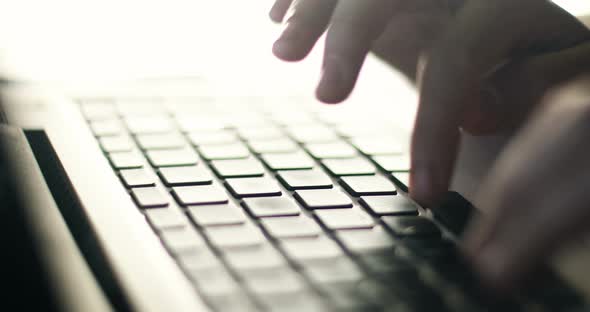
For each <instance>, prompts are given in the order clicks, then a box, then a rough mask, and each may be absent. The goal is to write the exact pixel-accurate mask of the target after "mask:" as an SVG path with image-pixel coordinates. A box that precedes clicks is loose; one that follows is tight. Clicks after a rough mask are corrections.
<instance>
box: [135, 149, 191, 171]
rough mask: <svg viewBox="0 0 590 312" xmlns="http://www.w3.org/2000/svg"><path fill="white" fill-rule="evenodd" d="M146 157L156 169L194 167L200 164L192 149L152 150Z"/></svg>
mask: <svg viewBox="0 0 590 312" xmlns="http://www.w3.org/2000/svg"><path fill="white" fill-rule="evenodd" d="M146 156H147V158H148V160H149V161H150V163H151V164H152V166H154V167H175V166H193V165H196V164H197V162H198V157H197V154H196V153H195V151H193V150H191V149H173V150H151V151H147V153H146Z"/></svg>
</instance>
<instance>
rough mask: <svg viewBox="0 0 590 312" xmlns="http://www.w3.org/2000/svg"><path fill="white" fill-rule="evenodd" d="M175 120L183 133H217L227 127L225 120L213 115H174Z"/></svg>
mask: <svg viewBox="0 0 590 312" xmlns="http://www.w3.org/2000/svg"><path fill="white" fill-rule="evenodd" d="M175 118H176V122H177V123H178V125H179V127H180V129H181V130H182V131H183V132H189V133H190V132H217V131H223V130H225V129H226V128H227V127H228V123H227V120H226V118H224V117H223V116H219V115H215V114H206V113H205V114H196V115H191V114H189V115H176V116H175Z"/></svg>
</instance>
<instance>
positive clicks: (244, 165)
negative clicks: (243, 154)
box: [211, 158, 264, 178]
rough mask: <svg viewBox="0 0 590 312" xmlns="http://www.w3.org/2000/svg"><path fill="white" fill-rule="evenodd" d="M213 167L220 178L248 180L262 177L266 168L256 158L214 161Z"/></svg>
mask: <svg viewBox="0 0 590 312" xmlns="http://www.w3.org/2000/svg"><path fill="white" fill-rule="evenodd" d="M211 166H212V167H213V170H214V171H215V174H217V176H218V177H220V178H246V177H261V176H263V175H264V167H262V165H261V164H260V162H258V160H256V159H254V158H249V159H232V160H214V161H212V162H211Z"/></svg>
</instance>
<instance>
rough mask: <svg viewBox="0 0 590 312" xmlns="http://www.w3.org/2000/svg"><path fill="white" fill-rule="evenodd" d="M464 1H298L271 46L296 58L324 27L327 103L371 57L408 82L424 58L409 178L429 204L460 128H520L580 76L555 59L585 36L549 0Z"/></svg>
mask: <svg viewBox="0 0 590 312" xmlns="http://www.w3.org/2000/svg"><path fill="white" fill-rule="evenodd" d="M292 2H293V0H276V2H275V5H274V6H273V9H272V10H271V12H270V16H271V18H272V19H273V20H275V21H281V20H282V19H283V18H284V16H285V14H286V12H287V9H288V8H289V6H290V5H291V4H292ZM462 2H463V1H462V0H363V1H357V0H321V1H318V0H299V1H296V2H295V3H294V4H293V13H292V15H291V17H290V18H289V19H288V23H287V27H286V29H285V30H284V32H283V34H282V35H281V37H280V38H279V39H278V40H277V41H276V42H275V44H274V46H273V51H274V53H275V54H276V55H277V56H278V57H280V58H282V59H285V60H291V61H295V60H300V59H302V58H304V57H305V56H306V55H307V53H308V52H309V51H310V50H311V48H312V47H313V45H314V44H315V42H316V41H317V39H318V38H319V37H320V36H321V34H322V33H323V32H324V31H325V30H326V29H327V28H328V32H327V35H326V44H325V51H324V61H323V65H322V77H321V80H320V82H319V84H318V87H317V90H316V95H317V97H318V99H320V100H321V101H324V102H327V103H337V102H340V101H342V100H344V99H345V98H346V97H347V96H348V95H349V93H350V92H351V90H352V88H353V87H354V84H355V82H356V80H357V77H358V73H359V71H360V68H361V67H362V64H363V61H364V59H365V56H366V55H367V53H369V52H370V51H373V52H375V53H376V54H377V55H379V56H380V57H381V58H383V59H385V60H387V61H388V62H389V63H390V64H391V65H393V66H395V67H397V68H398V69H400V70H401V71H403V72H404V73H406V74H407V75H408V76H409V77H414V76H415V75H416V67H417V63H418V60H419V59H420V56H422V55H423V56H425V58H424V59H428V62H427V63H428V66H426V67H425V69H424V71H423V72H422V75H420V76H421V79H420V80H421V90H420V105H419V109H418V115H417V118H416V124H415V130H414V135H413V143H412V174H411V179H410V181H411V182H410V190H411V195H412V197H414V198H415V199H416V200H417V201H418V202H420V203H422V204H425V205H427V206H428V205H430V204H433V203H436V201H437V199H438V198H440V196H442V194H444V192H446V190H447V188H448V185H449V180H450V178H451V174H452V172H453V168H454V161H455V157H456V151H457V145H458V139H459V129H460V128H462V129H464V130H466V131H468V132H470V133H472V134H489V133H493V132H497V131H501V130H504V129H509V128H515V127H518V126H519V125H520V124H521V123H522V121H523V120H525V119H526V117H527V116H528V114H529V112H530V111H531V110H532V109H533V107H534V105H535V104H536V103H538V101H539V99H540V97H541V96H542V95H543V94H544V92H545V90H546V89H547V88H549V87H550V86H552V85H554V84H556V83H559V82H561V81H563V80H564V79H566V78H568V77H570V76H571V75H572V72H576V70H577V65H576V64H575V60H572V59H571V56H570V55H571V54H572V53H571V52H569V51H568V52H564V55H555V52H557V51H560V50H563V49H566V48H570V47H572V46H574V45H576V44H578V43H580V42H582V41H585V40H586V39H588V38H590V32H589V31H588V29H587V28H586V27H585V26H583V25H582V24H581V23H580V22H579V21H578V20H576V19H575V18H574V17H573V16H571V15H569V14H568V13H566V12H564V11H563V10H561V9H560V8H558V7H557V6H555V5H554V4H552V3H551V2H549V1H545V0H523V1H512V0H496V1H486V0H469V1H464V3H462ZM451 3H454V5H450V4H451ZM540 21H542V22H540ZM533 56H535V57H533ZM501 65H503V66H501Z"/></svg>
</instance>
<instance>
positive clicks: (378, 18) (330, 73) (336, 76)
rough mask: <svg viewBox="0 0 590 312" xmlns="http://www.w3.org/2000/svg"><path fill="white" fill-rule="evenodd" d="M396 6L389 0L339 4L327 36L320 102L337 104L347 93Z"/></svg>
mask: <svg viewBox="0 0 590 312" xmlns="http://www.w3.org/2000/svg"><path fill="white" fill-rule="evenodd" d="M395 5H396V1H392V0H363V1H358V0H340V1H339V2H338V5H337V6H336V9H335V10H334V14H333V16H332V24H331V26H330V28H329V30H328V33H327V36H326V47H325V51H324V62H323V65H322V77H321V80H320V83H319V84H318V88H317V90H316V95H317V97H318V99H319V100H321V101H323V102H326V103H337V102H340V101H343V100H344V99H345V98H346V97H347V96H348V95H349V94H350V92H351V91H352V88H353V87H354V84H355V82H356V79H357V77H358V73H359V71H360V69H361V66H362V64H363V61H364V59H365V56H366V55H367V53H368V51H369V49H370V48H371V45H372V43H373V41H374V40H375V39H376V38H377V37H378V36H379V35H380V34H381V32H382V31H383V30H384V28H385V26H386V25H387V22H388V21H389V18H390V17H391V15H392V14H393V9H394V7H395Z"/></svg>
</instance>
